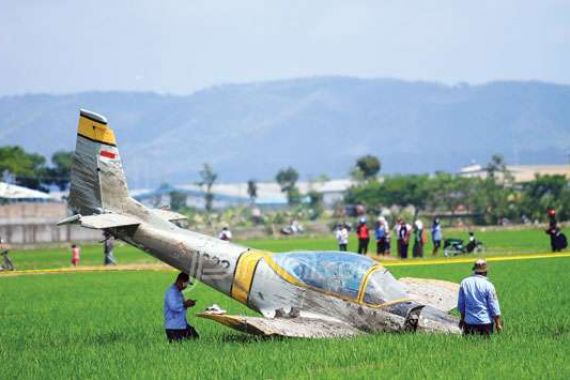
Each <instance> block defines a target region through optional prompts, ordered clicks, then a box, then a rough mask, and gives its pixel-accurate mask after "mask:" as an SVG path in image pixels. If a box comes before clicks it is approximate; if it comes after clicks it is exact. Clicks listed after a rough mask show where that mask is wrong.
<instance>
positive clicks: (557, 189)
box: [0, 146, 570, 224]
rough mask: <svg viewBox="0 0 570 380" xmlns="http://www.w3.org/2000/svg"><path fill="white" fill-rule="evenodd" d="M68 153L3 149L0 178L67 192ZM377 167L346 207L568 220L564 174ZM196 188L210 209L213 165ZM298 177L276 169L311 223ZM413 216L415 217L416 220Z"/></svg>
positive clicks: (359, 180) (493, 163) (503, 168)
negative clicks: (553, 215)
mask: <svg viewBox="0 0 570 380" xmlns="http://www.w3.org/2000/svg"><path fill="white" fill-rule="evenodd" d="M72 155H73V153H72V152H67V151H58V152H56V153H54V154H53V155H52V156H51V160H50V162H49V163H48V162H47V160H46V158H45V157H43V156H42V155H40V154H36V153H28V152H26V151H25V150H24V149H22V148H21V147H19V146H3V147H0V173H1V174H3V177H4V180H6V177H8V179H10V180H11V181H12V182H14V183H16V184H18V185H21V186H25V187H28V188H31V189H38V190H46V189H47V187H48V186H51V185H55V186H57V187H58V188H59V189H60V190H62V191H63V190H66V189H67V188H68V186H69V178H70V170H71V162H72ZM381 168H382V164H381V161H380V160H379V159H378V158H377V157H375V156H373V155H365V156H362V157H360V158H358V159H357V160H356V162H355V164H354V166H353V167H352V169H351V171H350V175H351V177H352V178H353V180H354V181H355V185H354V186H352V187H351V188H350V189H348V190H347V191H346V193H345V197H344V201H345V203H347V204H362V205H364V206H367V208H368V209H369V210H370V211H371V212H375V211H378V210H380V209H382V208H384V207H392V206H399V207H407V206H413V207H414V209H415V212H416V214H419V213H429V214H432V215H437V214H438V213H439V214H441V213H452V214H453V213H470V214H471V215H472V216H473V217H474V218H475V221H476V222H478V223H480V224H498V223H501V222H502V221H504V220H509V221H512V222H517V223H518V222H520V221H525V220H529V221H533V220H543V219H544V218H545V212H546V210H547V209H549V208H554V209H555V210H557V212H558V217H559V218H560V219H561V220H568V219H570V187H569V182H568V180H569V179H568V178H566V177H564V176H561V175H545V176H536V177H535V178H534V180H532V181H529V182H526V183H522V184H521V183H515V182H514V180H513V177H512V175H511V173H510V172H509V171H508V169H507V165H506V163H505V161H504V159H503V157H502V156H500V155H494V156H493V157H492V158H491V160H490V162H489V163H488V164H487V165H486V167H485V171H486V176H484V178H467V177H462V176H457V175H453V174H450V173H444V172H436V173H435V174H434V175H422V174H411V175H388V176H384V177H383V178H381V179H379V177H378V174H379V173H380V170H381ZM198 174H199V177H200V181H199V182H198V183H197V185H199V186H200V187H201V188H202V189H203V190H204V193H205V195H204V198H205V199H204V200H205V206H206V207H205V208H206V210H207V211H211V210H212V208H213V201H214V194H213V191H212V188H213V186H214V184H215V182H216V181H217V179H218V174H217V173H216V172H215V171H214V169H213V167H212V166H211V165H209V164H207V163H205V164H204V165H203V167H202V169H201V170H200V171H199V173H198ZM298 180H299V172H298V171H297V170H295V169H294V168H293V167H286V168H283V169H281V170H279V171H278V172H277V174H276V176H275V181H276V182H277V183H278V184H279V186H280V188H281V191H282V192H283V193H284V194H285V196H286V197H287V202H288V204H289V206H290V207H291V208H295V207H299V206H302V205H305V206H307V207H309V208H310V209H311V210H312V217H313V218H317V217H319V215H321V213H322V211H323V209H324V207H323V204H322V200H323V198H322V194H320V193H318V192H317V191H309V192H308V193H307V194H301V192H300V191H299V189H298V187H297V182H298ZM247 191H248V194H249V197H250V200H251V203H252V204H255V201H256V198H257V192H258V189H257V181H256V180H255V179H250V180H249V181H248V188H247ZM171 195H172V196H173V198H174V202H173V203H174V205H175V206H176V207H175V208H179V207H183V205H184V204H185V202H186V197H185V195H184V194H178V193H176V192H175V193H174V194H171ZM416 216H417V215H416Z"/></svg>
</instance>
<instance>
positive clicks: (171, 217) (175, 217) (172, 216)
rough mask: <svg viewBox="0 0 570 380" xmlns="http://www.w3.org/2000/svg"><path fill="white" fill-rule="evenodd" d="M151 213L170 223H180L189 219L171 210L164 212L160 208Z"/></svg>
mask: <svg viewBox="0 0 570 380" xmlns="http://www.w3.org/2000/svg"><path fill="white" fill-rule="evenodd" d="M151 211H152V213H153V214H155V215H158V216H159V217H161V218H162V219H166V220H168V221H169V222H178V221H180V220H186V219H188V218H187V217H186V216H184V215H182V214H179V213H177V212H174V211H170V210H162V209H159V208H154V209H152V210H151Z"/></svg>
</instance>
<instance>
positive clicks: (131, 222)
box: [57, 214, 141, 230]
mask: <svg viewBox="0 0 570 380" xmlns="http://www.w3.org/2000/svg"><path fill="white" fill-rule="evenodd" d="M140 223H141V222H140V220H138V219H137V218H135V217H132V216H129V215H122V214H99V215H88V216H82V215H79V214H77V215H73V216H71V217H69V218H65V219H63V220H61V221H60V222H59V223H57V225H58V226H61V225H64V224H79V225H80V226H81V227H86V228H93V229H97V230H102V229H107V228H116V227H127V226H136V225H139V224H140Z"/></svg>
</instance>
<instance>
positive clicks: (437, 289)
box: [398, 277, 459, 311]
mask: <svg viewBox="0 0 570 380" xmlns="http://www.w3.org/2000/svg"><path fill="white" fill-rule="evenodd" d="M398 281H400V282H401V283H403V284H404V285H405V286H406V288H407V290H408V296H409V297H410V298H411V299H412V300H414V301H416V302H419V303H423V304H427V305H431V306H433V307H435V308H437V309H440V310H444V311H450V310H452V309H453V308H455V307H457V296H458V293H459V284H456V283H454V282H449V281H441V280H431V279H426V278H412V277H404V278H400V279H399V280H398Z"/></svg>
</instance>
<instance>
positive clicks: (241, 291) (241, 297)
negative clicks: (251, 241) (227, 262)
mask: <svg viewBox="0 0 570 380" xmlns="http://www.w3.org/2000/svg"><path fill="white" fill-rule="evenodd" d="M268 255H269V253H268V252H263V251H247V252H245V253H243V254H242V255H241V256H240V257H239V259H238V262H237V264H236V271H235V275H234V282H233V284H232V291H231V295H232V298H233V299H235V300H237V301H239V302H241V303H243V304H245V305H247V299H248V297H249V292H250V290H251V284H252V282H253V275H254V274H255V267H256V266H257V263H258V262H259V260H261V259H262V258H263V257H265V256H268Z"/></svg>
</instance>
